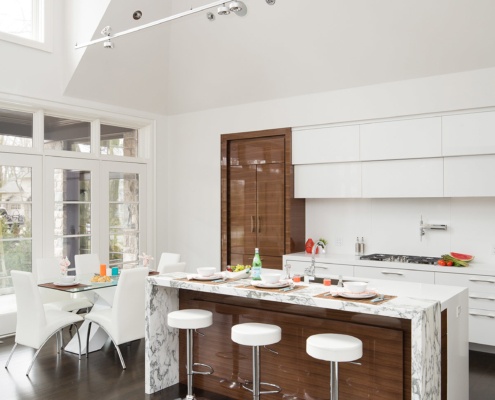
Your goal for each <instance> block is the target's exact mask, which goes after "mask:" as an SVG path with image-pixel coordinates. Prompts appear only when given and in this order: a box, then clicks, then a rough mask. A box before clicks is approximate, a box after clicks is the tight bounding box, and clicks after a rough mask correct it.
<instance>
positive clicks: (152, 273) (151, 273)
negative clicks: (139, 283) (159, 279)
mask: <svg viewBox="0 0 495 400" xmlns="http://www.w3.org/2000/svg"><path fill="white" fill-rule="evenodd" d="M152 275H160V273H159V272H158V271H150V272H148V276H152Z"/></svg>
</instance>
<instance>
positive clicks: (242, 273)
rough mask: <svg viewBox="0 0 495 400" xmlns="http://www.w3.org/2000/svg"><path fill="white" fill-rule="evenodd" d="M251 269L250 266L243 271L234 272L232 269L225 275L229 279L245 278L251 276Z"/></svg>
mask: <svg viewBox="0 0 495 400" xmlns="http://www.w3.org/2000/svg"><path fill="white" fill-rule="evenodd" d="M250 272H251V270H250V269H249V268H246V269H243V270H242V271H238V272H232V271H225V276H226V277H227V279H232V280H236V279H244V278H249V275H250Z"/></svg>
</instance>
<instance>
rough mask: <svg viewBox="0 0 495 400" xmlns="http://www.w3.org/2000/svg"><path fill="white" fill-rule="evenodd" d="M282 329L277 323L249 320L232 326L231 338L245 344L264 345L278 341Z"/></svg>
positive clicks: (280, 337)
mask: <svg viewBox="0 0 495 400" xmlns="http://www.w3.org/2000/svg"><path fill="white" fill-rule="evenodd" d="M280 339H282V329H280V327H279V326H277V325H270V324H260V323H256V322H249V323H245V324H238V325H234V326H233V327H232V340H233V341H234V342H236V343H239V344H243V345H245V346H265V345H268V344H273V343H277V342H280Z"/></svg>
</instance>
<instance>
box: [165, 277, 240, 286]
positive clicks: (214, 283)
mask: <svg viewBox="0 0 495 400" xmlns="http://www.w3.org/2000/svg"><path fill="white" fill-rule="evenodd" d="M218 279H220V278H218ZM174 281H182V282H195V283H204V284H206V285H223V284H224V283H227V282H234V281H232V280H228V279H227V280H225V281H218V282H217V281H203V280H201V279H187V278H176V279H174Z"/></svg>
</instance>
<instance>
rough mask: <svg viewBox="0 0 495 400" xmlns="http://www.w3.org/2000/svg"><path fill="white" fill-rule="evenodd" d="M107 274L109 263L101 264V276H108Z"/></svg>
mask: <svg viewBox="0 0 495 400" xmlns="http://www.w3.org/2000/svg"><path fill="white" fill-rule="evenodd" d="M106 275H107V265H106V264H100V276H106Z"/></svg>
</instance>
